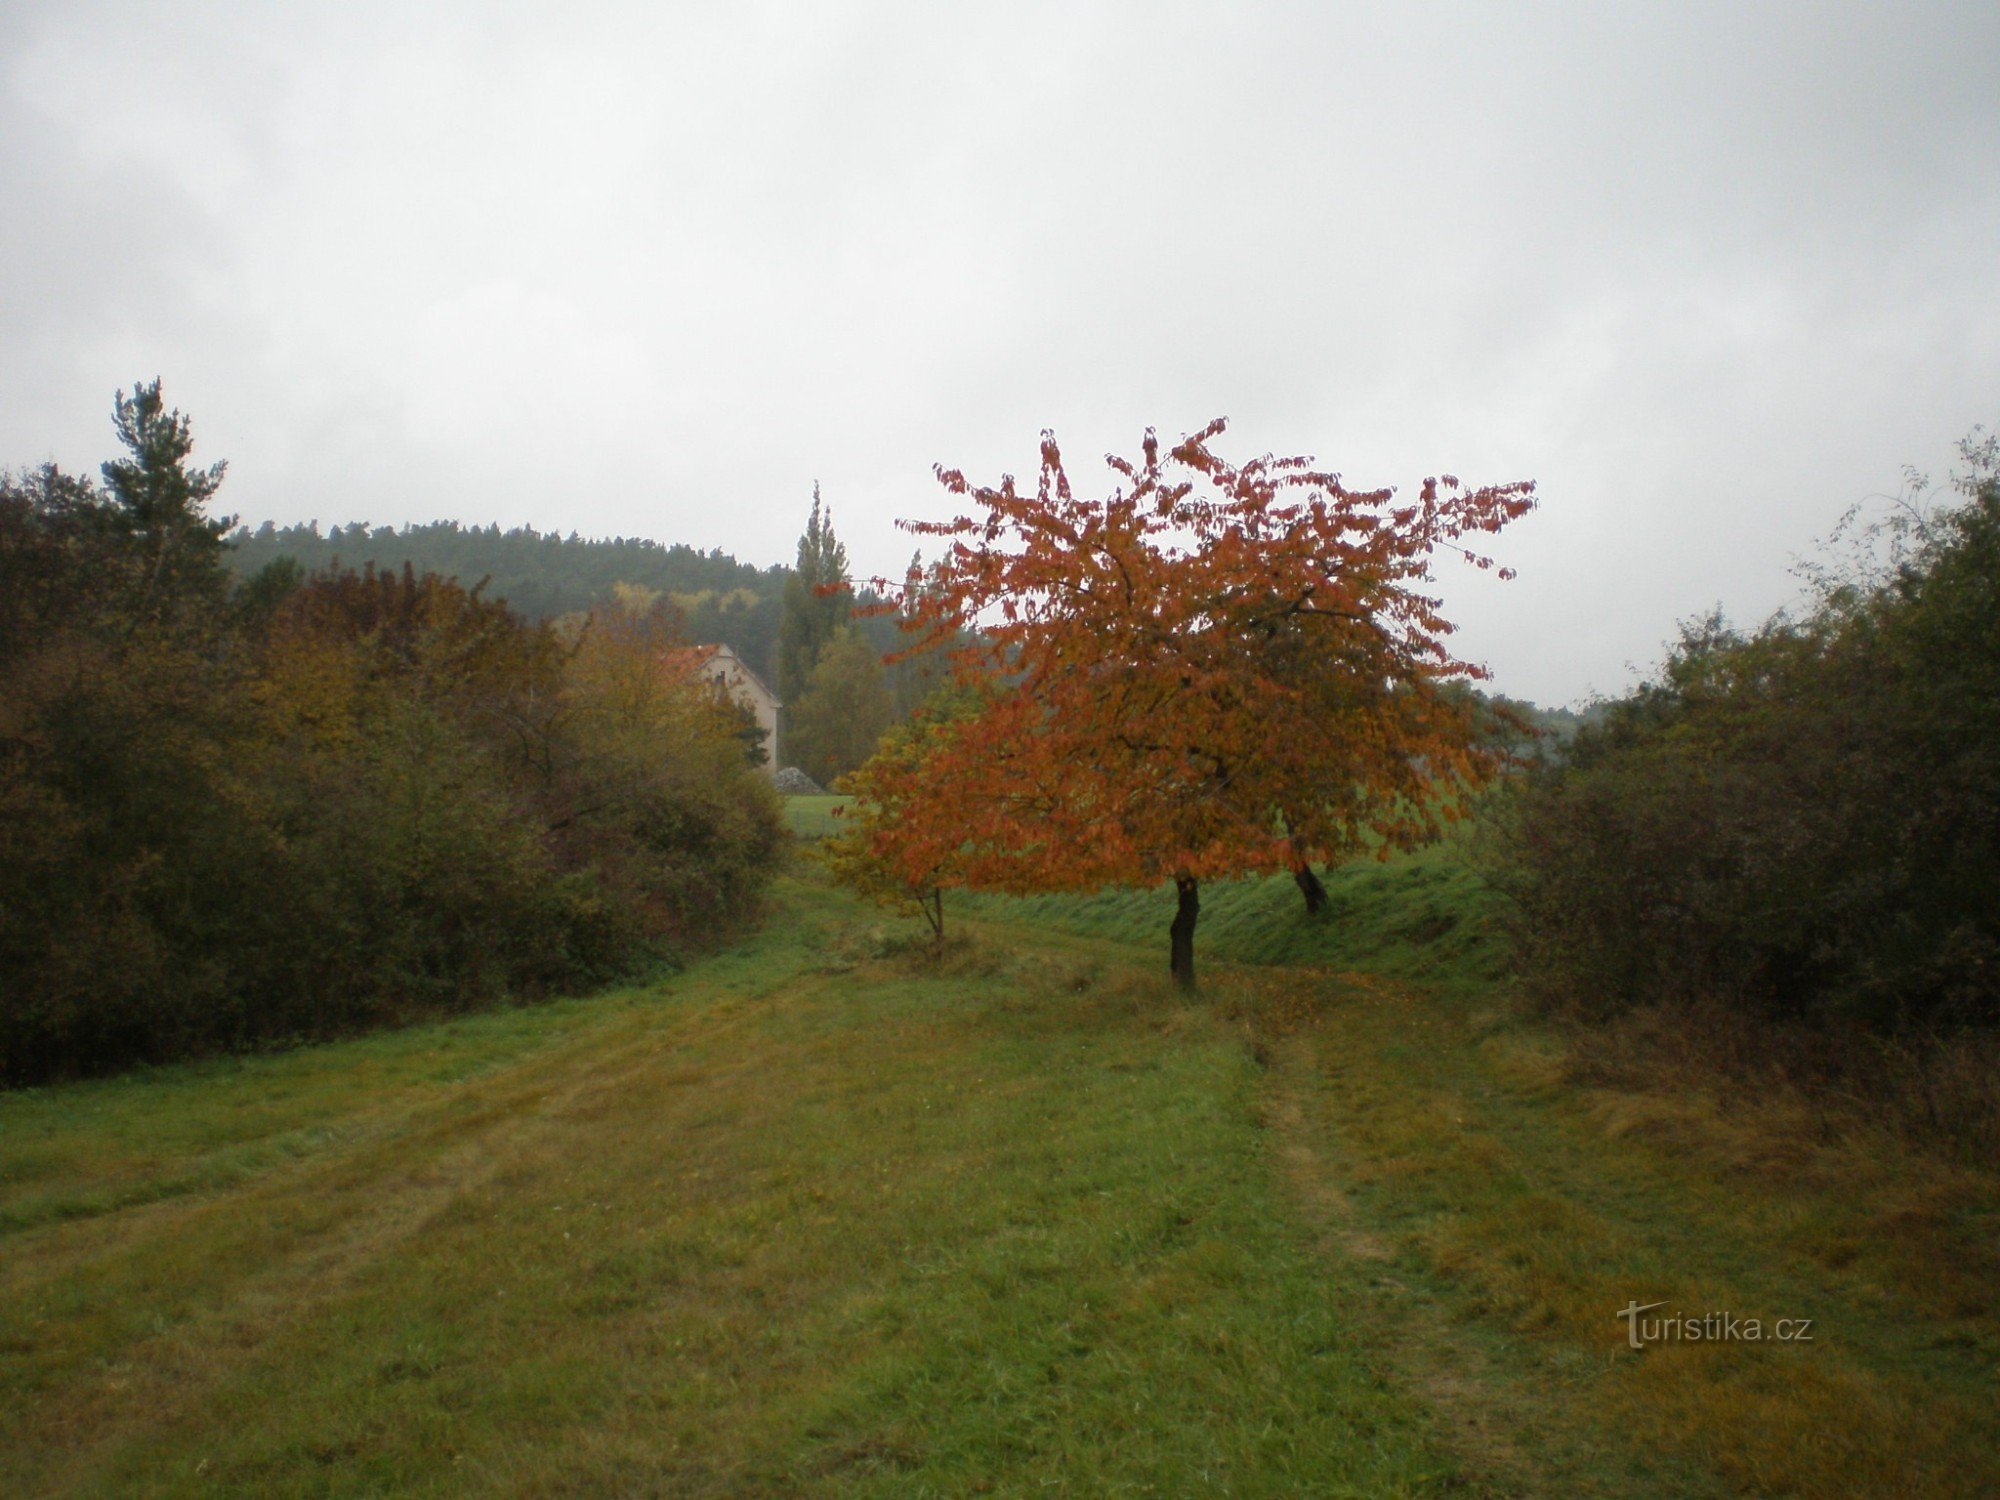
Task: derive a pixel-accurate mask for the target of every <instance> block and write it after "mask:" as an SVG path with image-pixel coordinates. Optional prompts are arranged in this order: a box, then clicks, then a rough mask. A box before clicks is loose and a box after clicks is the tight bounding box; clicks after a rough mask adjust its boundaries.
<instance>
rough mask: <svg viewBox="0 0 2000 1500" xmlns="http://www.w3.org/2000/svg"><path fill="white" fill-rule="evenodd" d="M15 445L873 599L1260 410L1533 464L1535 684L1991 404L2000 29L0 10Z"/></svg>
mask: <svg viewBox="0 0 2000 1500" xmlns="http://www.w3.org/2000/svg"><path fill="white" fill-rule="evenodd" d="M0 203H4V210H0V462H4V463H6V464H8V465H10V466H11V465H20V464H29V463H38V462H40V461H42V460H44V459H49V458H53V459H55V460H57V461H58V462H60V463H62V464H64V465H65V466H67V467H77V468H85V469H92V468H94V466H95V465H96V463H97V462H98V461H100V460H101V459H102V458H104V457H106V456H107V455H108V451H109V449H110V447H111V444H112V438H111V431H110V425H109V420H108V415H109V409H110V405H111V396H112V392H113V391H114V389H116V388H118V387H121V386H129V385H130V384H131V383H132V382H133V381H134V380H137V379H141V378H150V377H152V376H154V375H159V376H161V377H163V378H164V379H165V381H166V389H167V395H168V398H169V400H170V401H171V402H173V404H175V405H177V406H179V407H181V408H182V409H183V410H185V411H187V412H188V413H190V414H191V415H192V416H193V418H194V421H195V432H196V437H197V440H198V443H199V448H198V456H200V457H203V458H205V459H213V458H227V459H228V460H229V463H230V475H229V480H228V482H227V484H226V485H225V486H224V488H223V491H222V500H223V501H224V502H226V505H225V508H226V509H227V510H229V511H232V512H236V513H239V514H241V515H242V516H243V517H244V518H246V519H247V520H250V521H253V522H254V521H260V520H263V519H266V518H270V519H275V520H277V521H279V522H281V523H282V522H289V521H296V520H307V519H314V518H316V519H318V520H319V522H320V523H321V525H322V526H323V527H324V526H328V525H331V524H333V523H334V522H346V521H349V520H354V519H368V520H371V521H375V522H378V523H379V522H402V521H409V520H417V521H426V520H432V519H437V518H447V517H449V518H457V519H460V520H464V521H467V522H481V523H483V522H487V521H496V520H497V521H499V522H501V523H502V524H503V525H515V524H520V523H532V524H533V525H535V526H537V527H539V528H541V529H544V530H557V531H563V532H568V531H571V530H576V531H580V532H582V533H584V534H585V535H591V536H599V535H621V534H622V535H643V536H650V537H655V538H659V539H661V540H664V541H684V542H688V543H691V544H693V545H696V546H699V547H703V548H707V547H721V548H723V549H725V550H727V551H729V552H732V553H734V554H736V555H737V556H738V557H741V558H744V559H746V560H749V561H753V562H757V563H771V562H777V561H788V560H789V559H790V555H791V552H792V547H793V543H794V540H795V538H796V537H797V534H798V532H799V530H800V529H801V527H802V524H803V521H804V516H805V511H806V508H807V506H808V504H809V501H810V496H811V488H812V483H813V481H814V480H815V479H818V480H819V481H820V482H821V484H822V486H823V489H824V492H825V495H826V497H827V499H828V500H829V502H830V503H831V504H832V506H833V510H834V517H835V525H836V528H837V530H838V532H839V534H840V536H841V538H842V539H843V540H844V541H845V542H846V543H847V545H848V548H849V551H850V553H851V554H853V556H854V558H855V559H856V561H857V562H858V563H859V564H860V565H861V566H862V567H863V568H864V569H867V570H881V571H889V572H898V573H899V572H900V570H901V566H902V563H903V561H904V560H905V559H906V558H907V557H908V555H909V552H910V550H911V545H912V544H911V542H910V540H909V539H908V538H906V537H904V536H902V535H901V534H899V533H897V532H896V531H895V530H894V525H893V523H894V521H895V520H896V518H897V517H899V516H933V517H934V516H938V515H942V514H945V513H947V506H946V497H945V496H944V494H943V492H942V491H941V490H940V489H939V488H938V486H937V485H936V483H935V481H934V480H933V479H932V477H931V465H932V464H933V463H934V462H939V461H942V462H944V463H946V464H948V465H952V466H958V467H963V468H964V469H965V470H966V472H967V473H968V474H969V475H971V476H972V477H974V478H975V479H979V480H994V479H997V478H998V476H999V474H1000V473H1001V472H1002V471H1003V470H1013V471H1015V472H1017V473H1022V474H1026V473H1030V472H1032V469H1033V466H1034V459H1035V446H1036V437H1037V433H1038V432H1039V430H1040V429H1041V428H1043V427H1045V426H1046V427H1053V428H1055V429H1056V431H1057V434H1058V436H1059V438H1060V439H1061V440H1062V442H1063V446H1064V449H1065V451H1066V453H1067V454H1068V455H1069V456H1070V458H1071V460H1072V472H1073V473H1075V474H1079V475H1089V476H1090V477H1091V478H1092V479H1093V481H1094V480H1095V478H1096V476H1098V475H1100V474H1102V473H1103V472H1104V471H1103V470H1102V468H1101V466H1100V464H1099V462H1098V455H1101V454H1102V453H1103V452H1104V451H1106V450H1107V449H1111V448H1115V449H1117V450H1119V451H1123V452H1129V451H1132V450H1133V449H1135V448H1136V446H1137V443H1138V439H1139V437H1140V435H1141V433H1142V431H1143V429H1144V428H1145V427H1146V426H1147V425H1149V424H1151V425H1154V426H1157V427H1158V428H1159V429H1161V431H1162V432H1163V433H1164V434H1167V435H1170V436H1177V435H1178V434H1180V433H1182V432H1184V431H1189V430H1192V429H1194V428H1196V427H1199V426H1200V425H1202V424H1203V423H1205V422H1206V421H1207V420H1208V419H1209V418H1210V417H1213V416H1217V415H1226V416H1227V417H1228V418H1229V419H1230V421H1231V432H1230V434H1229V436H1228V437H1227V438H1225V439H1224V440H1222V442H1220V443H1219V444H1218V445H1217V446H1218V448H1219V449H1220V451H1222V452H1224V453H1226V454H1229V455H1231V456H1236V457H1249V456H1251V455H1254V454H1255V453H1258V452H1263V451H1273V450H1275V451H1279V452H1287V453H1289V452H1306V453H1312V454H1315V455H1317V456H1318V457H1319V458H1320V459H1321V460H1322V461H1323V462H1325V463H1326V464H1328V465H1329V466H1331V467H1334V468H1337V469H1339V470H1340V471H1341V472H1342V473H1343V474H1344V475H1345V476H1346V478H1347V479H1348V481H1349V482H1350V483H1351V484H1356V485H1362V486H1374V485H1381V484H1396V485H1399V486H1404V487H1408V486H1413V485H1414V484H1416V483H1417V482H1419V481H1421V479H1422V478H1423V477H1424V475H1426V474H1428V473H1438V472H1454V473H1457V474H1459V475H1461V476H1462V477H1464V478H1465V479H1467V480H1468V481H1472V482H1486V481H1499V480H1512V479H1520V478H1533V479H1537V480H1539V481H1540V483H1541V495H1542V505H1541V508H1540V509H1539V510H1538V511H1537V512H1536V513H1535V514H1534V515H1532V516H1530V517H1529V518H1528V519H1527V520H1525V521H1523V522H1521V523H1520V524H1519V525H1518V527H1517V528H1515V529H1513V530H1511V531H1510V532H1509V533H1507V534H1506V535H1504V536H1503V537H1502V538H1500V539H1498V540H1497V544H1496V549H1495V550H1497V551H1498V553H1499V554H1500V555H1501V557H1502V559H1503V560H1504V561H1506V562H1508V563H1510V564H1512V565H1513V566H1515V567H1516V568H1518V569H1519V572H1520V577H1519V579H1518V580H1517V581H1516V582H1513V583H1511V584H1499V583H1496V582H1494V581H1493V580H1491V579H1490V578H1487V577H1480V578H1477V579H1476V580H1472V579H1467V578H1465V577H1464V576H1463V574H1464V571H1465V570H1463V569H1458V570H1447V572H1446V576H1445V577H1444V579H1443V587H1444V590H1445V592H1446V595H1447V598H1448V599H1449V600H1450V601H1451V604H1452V607H1453V609H1454V610H1455V611H1456V613H1457V615H1458V617H1459V618H1461V619H1462V620H1463V622H1464V625H1465V630H1464V632H1463V634H1462V635H1461V636H1460V638H1459V639H1460V644H1461V646H1462V647H1463V649H1464V650H1466V651H1467V652H1468V653H1469V654H1471V655H1472V656H1474V657H1475V658H1477V659H1483V660H1485V661H1486V662H1488V663H1489V664H1490V665H1491V666H1492V667H1493V669H1494V671H1495V673H1496V678H1497V683H1498V685H1499V686H1500V687H1501V688H1502V689H1504V690H1506V691H1509V692H1512V693H1516V694H1520V695H1525V696H1530V697H1533V698H1535V699H1537V700H1540V701H1542V702H1545V703H1560V702H1567V701H1572V700H1575V699H1577V698H1579V697H1580V696H1582V695H1584V694H1586V693H1587V692H1590V691H1592V690H1597V691H1604V692H1615V691H1618V690H1621V689H1623V688H1624V687H1626V686H1627V685H1629V683H1630V681H1631V674H1630V671H1629V667H1628V664H1638V665H1641V666H1644V665H1647V664H1650V663H1651V662H1653V661H1655V660H1656V659H1657V658H1658V656H1659V654H1660V644H1661V642H1662V641H1663V640H1664V639H1665V638H1666V637H1668V636H1669V635H1670V634H1671V633H1672V631H1673V628H1674V623H1675V621H1676V620H1677V619H1679V618H1683V617H1686V616H1689V615H1693V614H1696V613H1698V612H1700V611H1702V610H1704V609H1706V608H1707V607H1709V606H1711V605H1713V604H1716V603H1718V602H1719V603H1721V604H1723V605H1725V606H1726V607H1727V608H1728V609H1729V610H1730V612H1731V613H1732V614H1733V615H1735V616H1737V617H1739V618H1742V619H1746V620H1754V619H1757V618H1760V617H1761V616H1762V615H1764V614H1765V613H1766V612H1768V611H1769V610H1770V609H1772V608H1773V607H1775V606H1777V605H1779V604H1781V603H1782V602H1784V601H1785V600H1786V599H1787V598H1788V597H1790V596H1791V595H1792V594H1793V592H1794V583H1793V580H1792V579H1791V577H1790V576H1789V574H1788V568H1789V567H1790V565H1791V563H1792V561H1793V559H1794V557H1795V556H1796V555H1798V554H1801V553H1806V552H1809V551H1810V549H1811V547H1812V543H1813V540H1814V539H1815V538H1816V537H1818V536H1821V535H1823V534H1824V533H1825V532H1826V531H1827V530H1828V529H1829V528H1830V527H1831V526H1832V524H1833V523H1834V521H1835V520H1836V519H1837V517H1838V516H1839V514H1840V513H1841V511H1842V510H1844V509H1845V508H1846V507H1847V506H1848V505H1849V504H1851V503H1852V502H1854V501H1857V500H1860V499H1863V498H1864V497H1866V496H1868V495H1870V494H1877V493H1881V492H1884V491H1888V490H1893V489H1894V488H1896V486H1897V484H1898V482H1899V478H1900V474H1901V470H1902V468H1903V466H1904V465H1905V464H1916V465H1919V466H1921V467H1925V468H1928V469H1930V470H1931V471H1933V472H1934V473H1936V474H1938V475H1939V476H1942V475H1943V474H1944V473H1945V472H1946V471H1947V470H1948V469H1949V467H1950V464H1951V461H1952V457H1953V446H1954V444H1955V442H1956V440H1957V439H1959V438H1961V437H1963V436H1964V435H1965V434H1966V432H1967V431H1968V430H1969V429H1970V428H1971V427H1972V426H1973V425H1974V424H1975V423H1985V424H1987V425H1988V426H1989V427H1990V426H1992V425H1993V424H1994V423H1995V422H1996V421H2000V5H1996V4H1995V3H1993V0H1968V3H1964V4H1958V5H1946V4H1912V3H1899V4H1894V5H1889V4H1879V3H1878V4H1854V5H1845V6H1842V5H1762V4H1754V3H1745V0H1734V3H1729V4H1721V5H1700V4H1690V3H1686V0H1677V3H1674V4H1670V5H1669V4H1661V5H1657V6H1625V5H1612V4H1605V3H1577V4H1567V5H1524V4H1507V5H1500V4H1493V3H1488V4H1462V5H1418V4H1409V3H1395V4H1381V5H1347V4H1300V5H1264V6H1257V5H1245V4H1235V5H1230V6H1226V7H1212V8H1210V7H1194V6H1163V5H1145V4H1136V3H1133V4H1105V5H1088V4H1076V3H1069V4H1062V5H1052V6H1047V7H1040V6H1034V5H1025V4H1005V5H992V4H987V5H980V6H949V5H941V4H928V5H908V6H893V5H839V4H802V5H797V6H792V5H752V4H707V5H688V6H671V5H660V4H629V5H620V4H596V5H593V4H578V3H570V4H565V5H562V6H560V7H558V6H546V7H544V6H532V5H509V4H496V3H481V4H466V5H461V6H450V5H423V6H409V5H405V4H383V5H372V4H356V3H345V4H340V5H328V6H304V5H274V4H268V3H265V4H248V5H234V6H232V5H207V4H197V3H191V0H176V3H174V4H172V5H158V4H146V5H139V4H90V3H80V0H65V3H61V4H48V5H38V4H32V3H29V4H24V3H22V0H4V3H3V4H0Z"/></svg>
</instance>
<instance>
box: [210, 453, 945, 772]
mask: <svg viewBox="0 0 2000 1500" xmlns="http://www.w3.org/2000/svg"><path fill="white" fill-rule="evenodd" d="M228 542H229V547H228V550H227V552H226V554H225V555H226V558H227V561H228V564H229V566H230V568H231V570H232V571H233V572H234V573H235V574H236V576H237V577H238V579H239V580H246V581H247V580H248V579H251V578H254V577H255V576H257V575H258V574H259V573H260V572H262V571H263V570H265V569H268V568H270V567H272V566H274V565H276V564H279V563H285V562H289V563H292V564H295V565H297V566H298V567H299V568H300V569H301V570H303V571H305V572H308V573H311V572H318V571H323V570H326V569H330V568H336V567H344V568H348V569H367V568H374V569H375V570H377V571H389V572H394V571H396V570H399V569H402V568H409V569H411V570H413V571H414V572H416V573H417V574H419V575H422V574H426V573H430V574H436V575H438V576H440V577H442V578H446V579H451V580H454V581H456V582H458V583H459V584H461V585H462V586H464V587H466V588H479V589H480V592H481V596H482V597H484V598H489V599H497V600H503V601H505V603H506V604H507V605H508V606H509V607H510V608H511V609H513V610H514V612H515V613H516V614H518V615H520V616H522V617H523V618H524V619H526V620H529V621H537V622H538V621H551V622H557V623H561V622H563V621H566V620H571V619H574V618H578V617H581V616H584V615H588V614H591V613H592V612H597V613H604V612H606V611H608V610H613V609H617V610H629V609H630V607H631V606H632V604H633V601H635V600H639V601H644V602H651V601H658V602H660V603H661V604H663V605H664V606H666V607H667V608H668V609H669V610H670V611H671V612H673V613H674V614H675V615H676V616H677V617H678V619H679V622H680V630H681V633H682V634H683V635H684V636H685V638H686V639H687V640H688V641H690V642H695V643H699V644H704V645H718V644H719V645H726V646H729V647H731V648H733V649H734V650H735V652H736V654H737V656H738V657H739V658H740V659H741V660H742V661H743V663H744V664H745V665H746V666H748V667H749V668H750V670H751V671H753V672H755V673H756V674H757V675H758V676H759V677H761V678H762V679H763V680H764V681H765V682H766V683H768V684H770V685H771V687H772V688H773V690H774V691H775V692H776V693H777V695H778V697H779V700H780V702H782V703H783V704H784V705H785V708H784V711H783V719H784V729H783V733H782V734H781V735H780V737H779V738H780V752H779V753H780V758H781V759H782V760H783V761H784V762H785V763H786V764H787V765H796V766H799V767H800V768H802V769H803V770H804V771H806V773H807V774H808V775H810V776H812V777H813V778H814V779H815V780H816V781H819V782H821V783H822V784H830V783H831V782H833V781H834V780H836V779H837V778H838V777H840V776H841V775H842V774H844V773H845V772H847V771H850V770H852V769H854V767H856V766H858V765H860V764H861V762H862V761H864V760H866V759H867V758H868V756H869V754H871V753H872V752H873V750H874V747H875V745H876V743H877V742H878V740H879V739H880V736H881V734H882V732H883V731H884V730H885V729H886V728H887V727H888V726H889V725H890V724H892V723H896V722H900V721H901V720H902V719H903V718H905V717H907V716H908V714H909V713H910V711H911V710H912V709H913V708H914V707H915V706H916V704H918V703H919V702H921V701H922V699H923V697H924V695H925V693H927V692H928V691H929V690H930V688H931V687H932V686H934V681H933V679H934V677H935V676H936V673H935V672H934V671H932V670H930V669H927V668H926V667H924V666H923V665H922V664H918V663H894V664H885V663H884V660H883V658H884V657H885V656H887V655H889V654H891V653H893V652H894V651H895V650H896V649H897V647H898V646H899V645H900V644H901V643H900V641H899V639H898V631H897V628H896V624H895V620H894V618H893V617H890V616H886V615H883V614H881V613H879V612H878V608H879V605H880V600H879V599H878V597H877V596H876V594H875V593H874V592H873V591H872V590H871V589H869V588H868V587H867V586H866V585H861V586H858V587H857V585H856V584H855V581H854V579H853V578H852V576H851V575H850V571H849V568H848V562H847V549H846V548H845V547H844V546H843V545H842V544H841V543H840V541H839V539H838V538H837V537H836V536H835V535H834V531H833V518H832V514H831V512H830V511H829V510H827V509H826V507H825V506H824V504H823V502H822V500H821V497H820V493H819V487H818V486H817V485H815V486H814V487H813V502H812V510H811V514H810V516H809V518H808V520H807V523H806V530H805V532H804V533H803V534H802V535H801V536H800V538H799V548H798V556H797V559H796V561H795V562H794V564H793V565H792V566H790V567H786V566H783V565H778V566H774V567H770V568H761V569H760V568H756V567H753V566H751V565H750V564H748V563H741V562H738V561H737V560H736V559H735V558H734V557H731V556H730V555H729V554H727V553H725V552H722V551H720V550H715V551H710V552H699V551H696V550H695V549H694V548H692V547H687V546H682V545H678V544H676V545H665V544H662V543H660V542H654V541H647V540H643V539H640V538H635V537H618V538H612V539H609V540H589V539H586V538H583V537H580V536H578V535H576V534H575V533H573V532H572V533H571V534H570V535H568V536H562V535H560V534H557V533H553V532H540V531H537V530H535V529H534V528H533V527H517V528H515V529H514V530H512V531H504V532H503V531H502V530H501V529H500V528H499V527H498V526H497V525H494V526H483V527H482V526H464V525H461V524H460V523H458V522H456V521H434V522H431V523H430V524H428V525H421V526H419V525H408V526H402V527H393V526H371V525H369V524H368V523H366V522H361V521H356V522H352V523H349V524H346V525H336V526H334V527H333V528H332V529H331V530H329V531H326V532H324V533H322V532H321V531H320V529H319V526H318V523H317V522H311V523H307V524H304V525H298V526H283V527H281V526H277V525H275V524H273V523H272V522H269V521H266V522H264V523H263V524H262V525H261V526H259V527H257V528H256V529H255V530H252V529H250V528H248V527H238V528H236V529H235V530H234V531H233V532H230V533H229V535H228ZM482 585H483V587H482ZM822 659H824V666H823V667H822ZM816 671H817V672H818V676H817V678H815V672H816Z"/></svg>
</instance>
